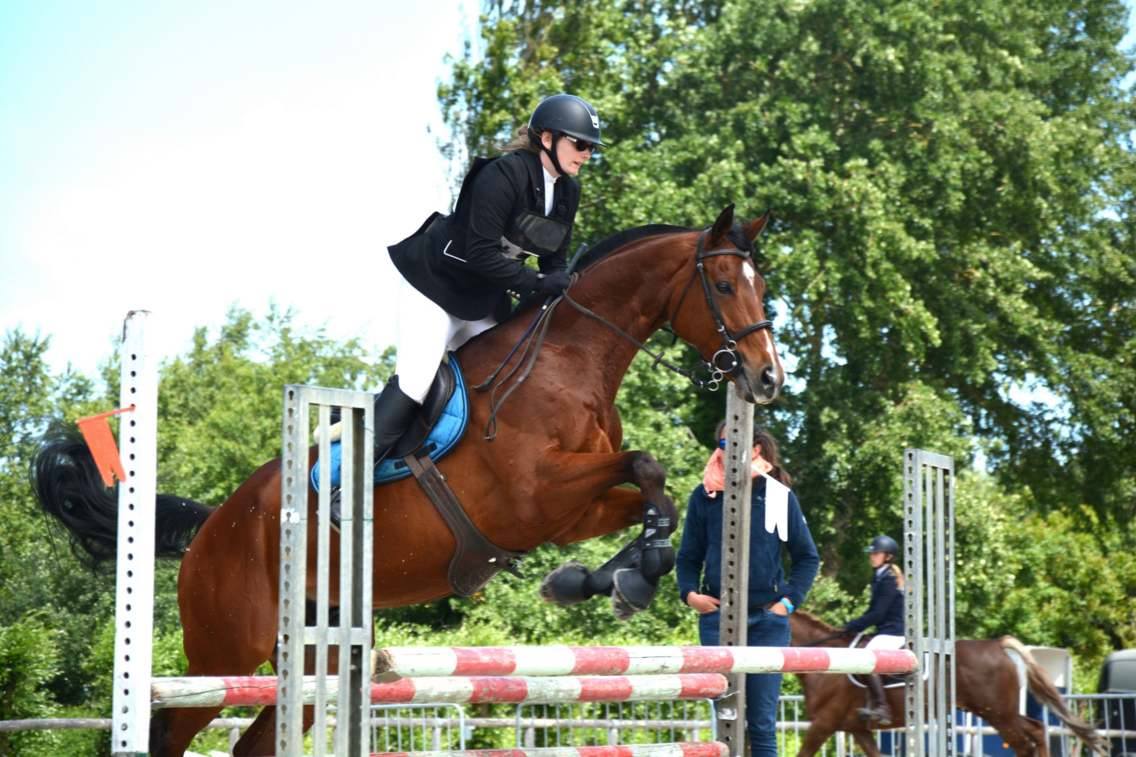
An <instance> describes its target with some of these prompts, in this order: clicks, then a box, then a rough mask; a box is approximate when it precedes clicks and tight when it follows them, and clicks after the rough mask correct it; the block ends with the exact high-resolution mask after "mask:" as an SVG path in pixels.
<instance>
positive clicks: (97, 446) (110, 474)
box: [76, 405, 134, 487]
mask: <svg viewBox="0 0 1136 757" xmlns="http://www.w3.org/2000/svg"><path fill="white" fill-rule="evenodd" d="M133 410H134V405H131V406H130V407H124V408H120V409H118V410H111V411H109V412H106V413H99V414H98V415H90V416H88V417H86V418H80V419H79V420H77V421H76V423H77V424H79V431H80V432H81V433H82V434H83V439H84V440H85V441H86V442H87V449H89V450H90V451H91V457H93V458H94V459H95V466H96V467H97V468H98V469H99V474H100V475H102V477H103V483H104V484H106V485H107V486H108V487H109V486H114V479H115V477H117V478H118V480H119V481H125V480H126V471H124V470H123V469H122V458H121V457H119V455H118V446H117V445H116V444H115V443H114V434H112V433H111V431H110V423H109V422H108V421H107V418H110V417H111V416H112V415H118V414H119V413H129V412H133Z"/></svg>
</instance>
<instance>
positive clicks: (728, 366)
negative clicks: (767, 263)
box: [667, 231, 773, 391]
mask: <svg viewBox="0 0 1136 757" xmlns="http://www.w3.org/2000/svg"><path fill="white" fill-rule="evenodd" d="M708 233H709V232H707V231H703V232H702V233H701V234H699V235H698V242H697V244H696V245H695V250H694V271H693V272H691V274H690V278H689V279H688V280H687V282H686V286H685V287H683V289H682V295H681V296H680V297H679V298H678V304H676V305H675V308H674V311H673V312H672V313H671V315H670V316H669V317H668V318H667V323H669V324H674V319H675V317H676V316H677V315H678V311H679V310H680V309H681V308H682V303H683V301H684V300H685V299H686V295H687V293H689V292H690V287H691V285H693V284H694V277H695V276H696V275H697V276H698V277H699V279H701V281H702V294H703V295H704V296H705V297H706V305H707V306H708V307H709V308H710V314H711V316H712V317H713V318H714V328H715V329H716V330H717V332H718V334H719V336H721V337H722V346H721V347H719V348H718V350H717V351H716V352H715V353H714V354H713V355H712V356H711V357H710V359H709V360H707V361H704V362H703V368H704V369H705V370H706V371H707V372H708V376H709V378H708V379H707V380H706V381H705V382H704V385H705V386H706V387H707V388H709V390H710V391H716V390H717V389H718V386H719V385H720V384H721V383H722V380H723V379H724V378H725V377H726V376H729V375H731V374H732V373H734V371H736V370H737V369H738V368H739V367H740V366H741V362H742V360H741V357H740V356H739V355H738V352H737V349H738V342H740V341H741V340H742V339H745V338H746V337H747V336H749V335H750V334H752V333H753V332H755V331H761V330H762V329H769V330H770V331H773V322H772V321H770V320H768V319H765V320H762V321H756V322H754V323H751V324H749V325H748V326H746V327H744V328H742V329H741V330H739V331H731V330H730V328H729V327H728V326H727V325H726V319H725V318H723V317H722V309H721V308H720V307H719V306H718V300H717V299H716V298H715V297H714V290H713V289H712V288H711V286H710V276H709V275H708V274H707V272H706V263H705V261H706V259H707V258H713V257H719V256H721V255H732V256H734V257H738V258H742V259H743V260H749V261H751V262H752V260H753V256H752V255H750V253H748V252H746V251H745V250H742V249H739V248H737V247H719V248H718V249H716V250H707V249H706V236H707V234H708ZM691 380H692V381H695V380H694V379H693V378H692V379H691ZM695 384H696V385H699V384H698V382H697V381H695ZM699 386H700V388H702V386H703V385H699Z"/></svg>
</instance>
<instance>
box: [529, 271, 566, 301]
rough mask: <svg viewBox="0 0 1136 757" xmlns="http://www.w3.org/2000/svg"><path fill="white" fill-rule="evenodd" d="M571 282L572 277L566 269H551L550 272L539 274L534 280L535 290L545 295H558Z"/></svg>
mask: <svg viewBox="0 0 1136 757" xmlns="http://www.w3.org/2000/svg"><path fill="white" fill-rule="evenodd" d="M571 283H572V277H571V276H570V275H569V274H568V272H567V271H553V272H552V273H548V274H545V273H542V274H539V278H538V279H537V282H536V291H537V293H538V294H547V295H554V296H555V295H560V294H563V293H564V290H565V289H567V288H568V285H569V284H571Z"/></svg>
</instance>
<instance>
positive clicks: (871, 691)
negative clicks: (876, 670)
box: [860, 675, 891, 725]
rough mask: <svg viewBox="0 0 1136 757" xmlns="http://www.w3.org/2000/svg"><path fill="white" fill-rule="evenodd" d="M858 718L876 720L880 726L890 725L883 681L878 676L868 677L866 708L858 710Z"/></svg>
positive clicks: (889, 714)
mask: <svg viewBox="0 0 1136 757" xmlns="http://www.w3.org/2000/svg"><path fill="white" fill-rule="evenodd" d="M860 717H862V718H864V719H865V720H878V721H879V723H880V725H891V708H890V707H888V700H887V695H886V694H885V693H884V684H883V681H882V680H880V677H879V676H878V675H870V676H868V706H867V707H861V708H860Z"/></svg>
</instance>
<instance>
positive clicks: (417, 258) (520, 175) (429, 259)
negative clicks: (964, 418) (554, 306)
mask: <svg viewBox="0 0 1136 757" xmlns="http://www.w3.org/2000/svg"><path fill="white" fill-rule="evenodd" d="M579 204H580V187H579V185H578V184H576V182H575V181H573V180H572V179H571V178H570V177H568V176H561V177H560V178H559V179H557V181H556V184H555V194H554V195H553V204H552V212H551V213H549V217H550V218H554V219H556V220H558V221H561V222H563V223H565V224H567V225H568V227H569V229H570V228H571V226H572V223H573V221H574V220H575V218H576V209H577V207H579ZM526 211H531V212H533V213H539V214H541V215H543V214H544V172H543V170H542V167H541V162H540V156H539V155H537V154H536V153H532V152H528V151H523V150H522V151H517V152H510V153H506V154H504V155H502V156H501V157H499V158H496V159H493V160H486V159H484V158H478V159H477V160H476V161H475V162H474V165H473V168H471V169H470V172H469V174H468V175H467V176H466V179H465V181H464V183H463V184H462V189H461V194H460V195H459V197H458V202H457V207H456V208H455V209H454V212H453V214H452V215H449V216H443V215H441V214H440V213H434V214H433V215H431V216H430V217H429V218H427V219H426V221H425V223H423V224H422V226H421V227H420V228H419V229H418V231H416V232H415V233H414V234H412V235H411V236H409V237H407V238H406V239H404V240H402V241H401V242H399V243H398V244H395V245H392V246H391V247H389V248H388V249H389V251H390V256H391V260H392V261H394V265H395V267H396V268H398V270H399V273H401V274H402V275H403V277H404V278H405V279H406V280H407V281H408V282H410V284H411V285H413V286H414V288H415V289H417V290H418V291H419V292H421V293H422V294H424V295H426V296H427V297H429V298H430V299H431V300H432V301H433V302H435V303H437V304H438V305H439V306H441V307H442V309H444V310H445V311H446V312H447V313H449V314H450V315H453V316H455V317H457V318H460V319H462V320H466V321H476V320H480V319H482V318H485V317H486V316H488V315H493V316H494V317H495V318H496V319H497V320H503V319H504V318H505V317H506V316H507V315H508V313H509V309H510V307H511V303H510V300H509V297H508V294H507V292H508V291H512V292H515V293H517V294H519V295H526V294H528V293H529V292H531V291H532V290H533V289H534V288H536V285H537V280H538V277H537V273H536V271H534V270H532V269H531V268H526V267H525V266H524V265H522V262H521V261H520V260H515V259H512V258H508V257H506V256H505V255H504V254H503V253H502V246H501V237H502V236H508V237H509V238H510V239H513V238H514V231H515V229H514V225H515V224H516V221H517V219H518V218H519V217H520V216H521V215H522V214H523V213H525V212H526ZM571 238H572V235H571V232H569V233H568V234H566V235H565V237H564V242H563V244H562V245H561V246H560V249H559V250H556V251H555V252H552V253H550V254H546V255H542V256H541V258H540V270H541V272H542V273H546V274H547V273H551V272H553V271H557V270H563V269H564V268H566V267H567V259H568V258H567V250H568V245H569V244H570V243H571ZM402 317H404V318H405V317H407V315H406V314H403V316H402Z"/></svg>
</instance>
